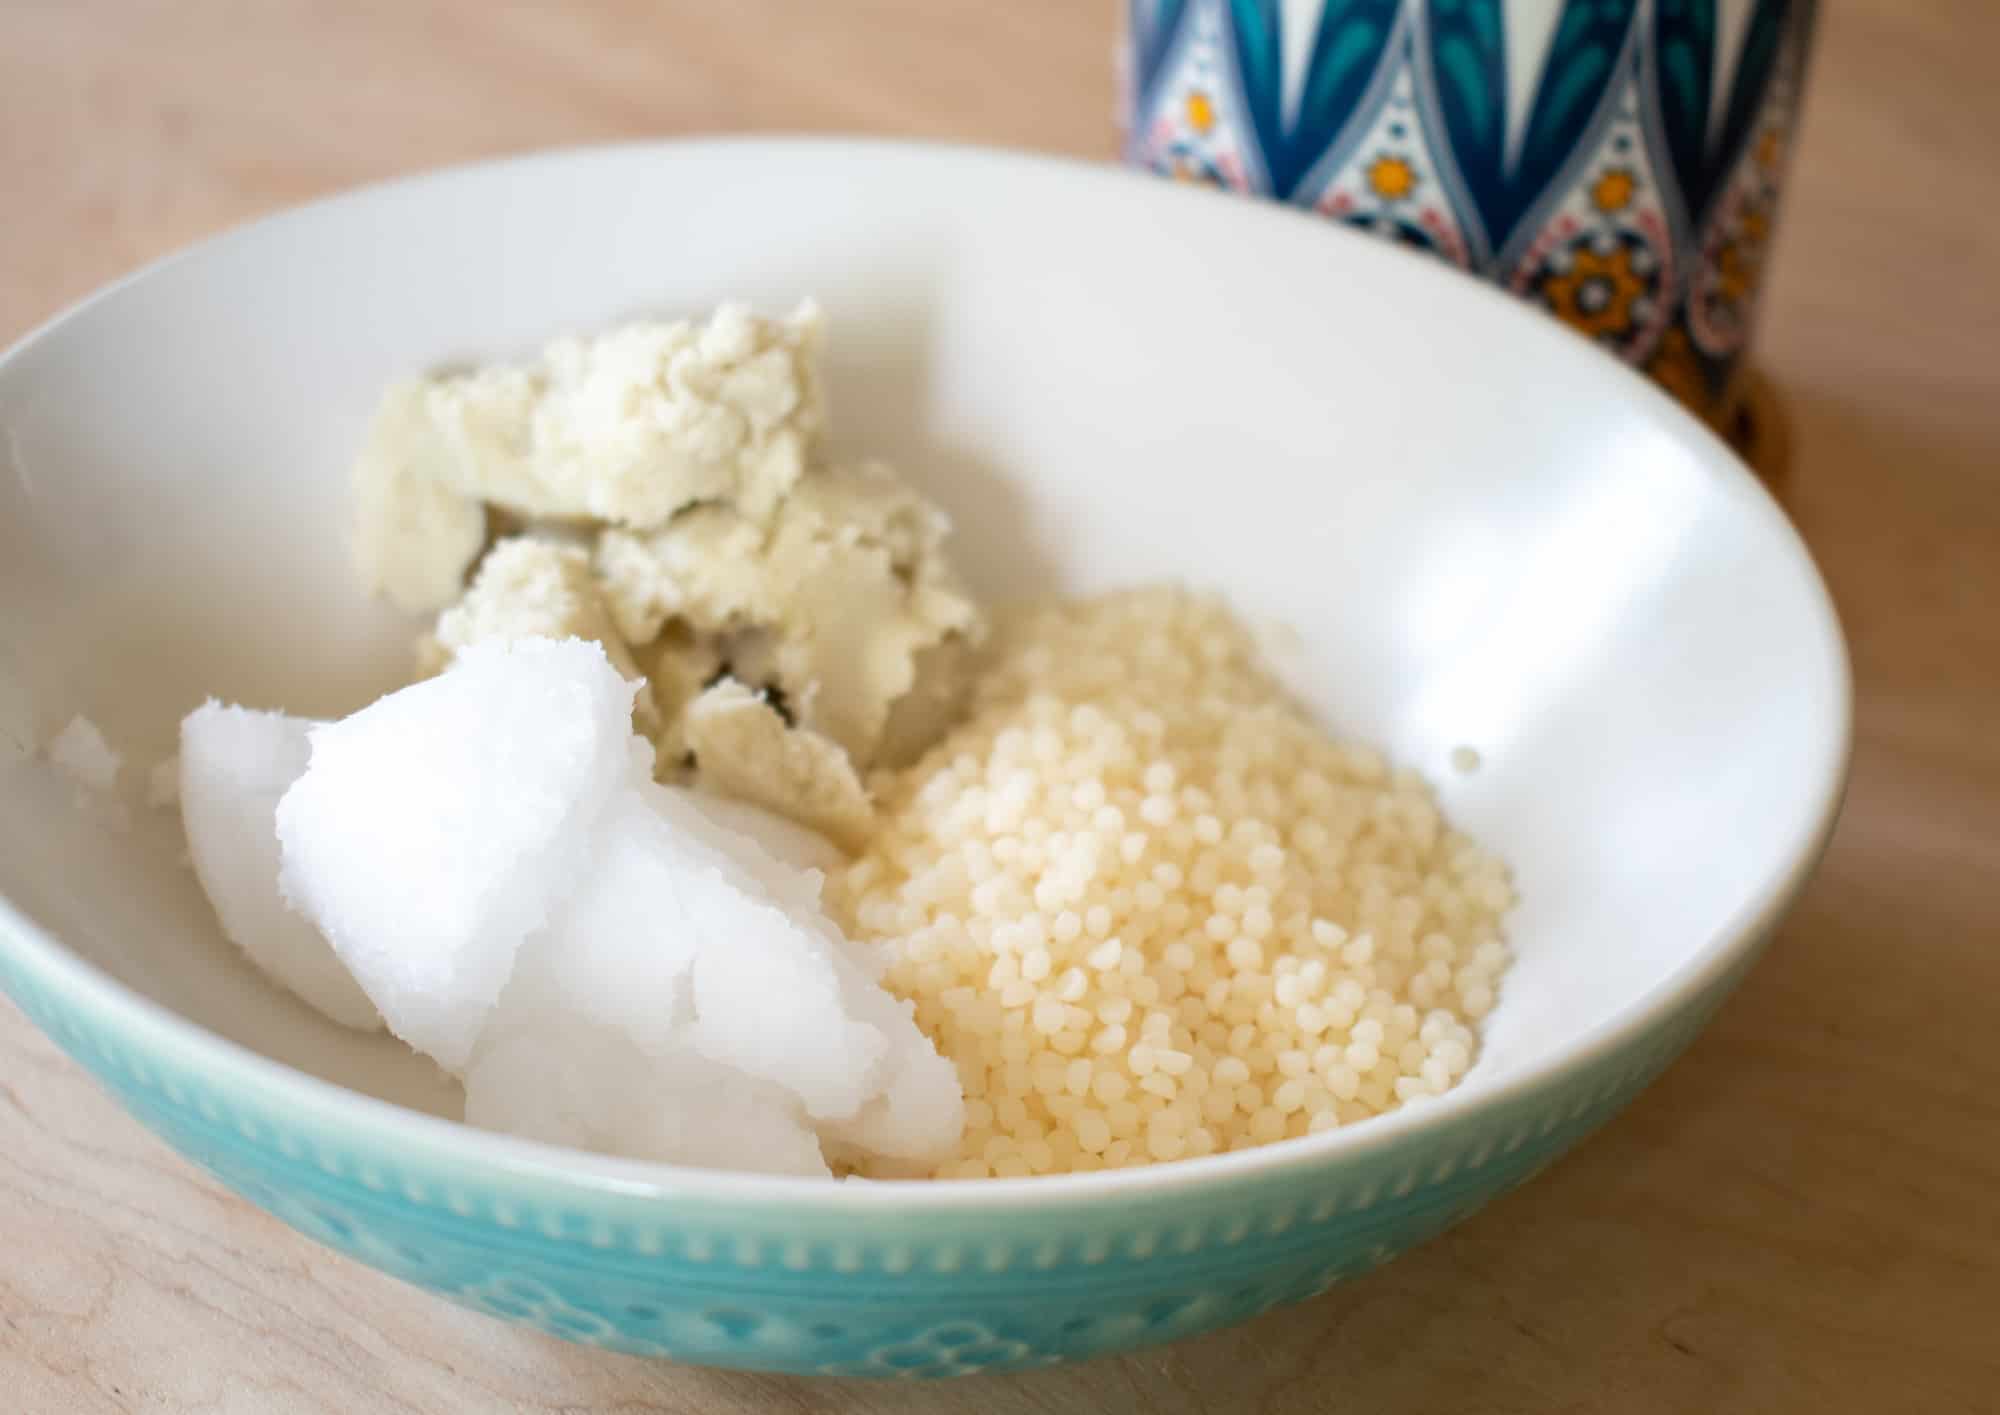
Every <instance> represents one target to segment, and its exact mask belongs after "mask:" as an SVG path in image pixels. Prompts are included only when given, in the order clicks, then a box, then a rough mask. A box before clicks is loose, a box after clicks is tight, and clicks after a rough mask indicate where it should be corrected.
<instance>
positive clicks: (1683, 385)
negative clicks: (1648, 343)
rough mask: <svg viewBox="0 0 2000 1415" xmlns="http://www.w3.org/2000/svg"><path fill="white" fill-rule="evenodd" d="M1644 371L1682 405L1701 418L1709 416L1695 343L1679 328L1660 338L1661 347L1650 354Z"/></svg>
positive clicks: (1705, 390)
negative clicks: (1650, 356)
mask: <svg viewBox="0 0 2000 1415" xmlns="http://www.w3.org/2000/svg"><path fill="white" fill-rule="evenodd" d="M1646 372H1647V373H1649V374H1651V375H1652V376H1653V378H1654V380H1655V381H1656V382H1658V383H1659V385H1660V386H1661V387H1662V388H1664V389H1666V390H1667V392H1669V393H1671V394H1673V395H1674V397H1675V398H1676V399H1677V400H1679V402H1680V403H1681V404H1682V406H1684V407H1687V408H1691V409H1693V410H1694V411H1695V412H1697V413H1700V414H1702V415H1703V416H1704V417H1707V416H1711V415H1712V410H1711V409H1710V407H1709V403H1710V401H1711V399H1710V397H1709V392H1708V380H1707V379H1706V378H1704V377H1702V372H1701V365H1700V363H1699V362H1697V360H1696V358H1695V352H1694V344H1693V342H1692V341H1690V340H1689V338H1688V336H1687V331H1686V330H1685V329H1682V328H1681V327H1680V326H1679V325H1675V326H1674V327H1673V328H1671V329H1669V330H1668V331H1667V332H1666V333H1665V334H1664V335H1663V336H1661V338H1660V347H1659V348H1657V349H1655V350H1654V351H1653V357H1652V358H1650V359H1649V360H1647V361H1646Z"/></svg>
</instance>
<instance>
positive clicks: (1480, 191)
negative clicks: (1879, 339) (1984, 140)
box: [1125, 0, 1815, 423]
mask: <svg viewBox="0 0 2000 1415" xmlns="http://www.w3.org/2000/svg"><path fill="white" fill-rule="evenodd" d="M1814 8H1815V7H1814V0H1132V5H1131V20H1130V24H1131V28H1130V44H1129V52H1128V56H1127V59H1128V62H1127V74H1126V79H1127V89H1126V107H1125V111H1126V114H1127V118H1128V132H1127V149H1126V150H1127V156H1128V158H1129V159H1130V160H1131V161H1133V162H1135V163H1138V164H1140V165H1142V166H1145V167H1148V168H1151V169H1153V170H1155V171H1158V172H1161V173H1164V174H1168V175H1171V176H1175V177H1179V178H1182V179H1184V180H1190V181H1202V182H1210V183H1213V184H1215V185H1217V186H1221V187H1224V188H1227V189H1230V190H1233V191H1238V192H1245V193H1250V194H1254V195H1260V196H1267V197H1272V198H1275V199H1277V200H1280V201H1285V202H1289V203H1291V204H1293V205H1296V206H1300V207H1305V208H1309V209H1311V210H1313V211H1317V212H1320V213H1322V214H1324V215H1326V216H1328V217H1331V218H1333V219H1334V220H1337V221H1342V222H1345V223H1346V224H1348V225H1350V226H1356V227H1360V228H1362V229H1364V230H1368V231H1373V232H1376V233H1378V234H1380V235H1381V236H1383V237H1385V238H1387V239H1389V240H1393V241H1397V242H1400V243H1402V244H1405V245H1409V246H1414V247H1417V248H1420V249H1423V250H1427V251H1430V252H1432V253H1434V254H1436V255H1438V256H1440V257H1442V258H1443V259H1445V260H1448V261H1450V262H1452V263H1453V264H1454V265H1457V266H1458V267H1460V268H1461V269H1463V270H1466V271H1468V272H1471V273H1473V274H1477V275H1480V276H1483V277H1484V278H1486V279H1489V280H1492V281H1495V282H1497V283H1498V284H1500V285H1502V286H1504V287H1505V288H1507V289H1509V290H1512V291H1514V292H1515V293H1516V294H1518V295H1521V296H1522V297H1524V298H1526V299H1529V300H1531V301H1534V302H1535V303H1537V304H1539V305H1541V306H1542V307H1543V308H1545V309H1547V310H1548V311H1549V312H1550V313H1552V314H1554V315H1555V316H1556V317H1557V318H1559V319H1561V320H1562V321H1564V322H1565V323H1567V324H1569V325H1570V326H1571V327H1573V328H1575V329H1576V330H1578V331H1579V332H1580V333H1582V334H1584V335H1585V336H1587V337H1589V338H1591V339H1593V340H1595V341H1596V342H1597V343H1598V344H1600V345H1601V346H1603V347H1604V348H1606V349H1609V350H1611V351H1612V352H1613V353H1615V354H1617V355H1618V356H1619V357H1621V358H1623V359H1625V360H1627V361H1628V362H1630V363H1633V364H1636V365H1638V366H1640V367H1642V368H1644V369H1646V370H1648V371H1649V372H1651V373H1652V374H1653V376H1654V377H1655V378H1657V379H1658V380H1659V381H1660V382H1661V383H1662V384H1664V385H1665V386H1666V387H1667V388H1668V389H1669V390H1670V391H1672V392H1673V393H1674V394H1675V395H1676V396H1678V397H1679V398H1680V399H1681V400H1682V401H1683V402H1685V403H1686V404H1688V405H1689V406H1690V407H1692V408H1694V409H1695V410H1696V411H1697V412H1699V413H1701V414H1703V415H1704V416H1706V417H1708V418H1709V419H1710V420H1711V421H1715V422H1718V423H1719V422H1722V421H1723V420H1724V419H1725V418H1726V417H1727V416H1728V415H1729V412H1730V409H1731V405H1732V401H1733V399H1734V396H1735V392H1736V386H1737V375H1738V372H1739V370H1740V368H1741V365H1742V361H1743V355H1744V351H1745V348H1746V346H1747V344H1748V341H1749V337H1750V333H1751V328H1752V324H1753V320H1754V316H1755V313H1756V304H1757V293H1758V291H1759V289H1760V288H1761V286H1762V284H1763V277H1764V273H1765V266H1766V253H1767V252H1768V250H1769V248H1770V241H1771V234H1772V229H1773V226H1774V224H1775V218H1776V213H1777V204H1778V194H1779V188H1780V186H1781V184H1782V180H1783V175H1784V171H1785V166H1786V158H1787V155H1788V153H1789V151H1790V148H1791V145H1792V140H1793V137H1794V134H1795V132H1796V128H1797V120H1798V109H1799V98H1800V93H1801V87H1802V76H1803V73H1804V69H1805V63H1806V55H1807V47H1808V43H1809V39H1810V34H1811V29H1812V20H1813V11H1814Z"/></svg>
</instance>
